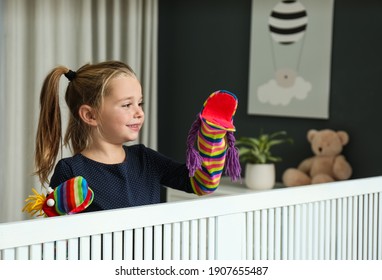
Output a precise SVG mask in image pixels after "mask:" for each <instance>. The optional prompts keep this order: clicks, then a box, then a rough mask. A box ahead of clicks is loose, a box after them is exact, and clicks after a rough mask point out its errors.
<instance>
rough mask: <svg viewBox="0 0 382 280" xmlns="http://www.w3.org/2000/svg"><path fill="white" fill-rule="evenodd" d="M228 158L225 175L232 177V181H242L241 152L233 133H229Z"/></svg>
mask: <svg viewBox="0 0 382 280" xmlns="http://www.w3.org/2000/svg"><path fill="white" fill-rule="evenodd" d="M226 136H227V142H228V148H227V157H226V169H225V173H226V174H227V175H228V176H229V177H231V180H232V181H234V182H235V181H239V180H240V179H241V165H240V161H239V151H238V149H237V147H235V141H236V139H235V136H234V135H233V132H232V131H228V132H227V134H226Z"/></svg>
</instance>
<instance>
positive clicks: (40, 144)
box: [35, 66, 68, 185]
mask: <svg viewBox="0 0 382 280" xmlns="http://www.w3.org/2000/svg"><path fill="white" fill-rule="evenodd" d="M67 72H68V69H67V68H66V67H62V66H61V67H56V68H54V69H53V70H52V72H50V73H49V74H48V76H47V77H46V78H45V80H44V83H43V86H42V89H41V94H40V117H39V122H38V127H37V134H36V150H35V165H36V174H37V175H38V177H39V180H40V182H41V184H43V185H44V183H48V182H49V180H48V176H49V174H50V172H51V171H52V170H53V167H54V165H55V162H56V159H57V155H58V152H59V150H60V144H61V140H62V135H61V112H60V105H59V82H60V78H61V76H62V75H63V74H65V73H67Z"/></svg>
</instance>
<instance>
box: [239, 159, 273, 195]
mask: <svg viewBox="0 0 382 280" xmlns="http://www.w3.org/2000/svg"><path fill="white" fill-rule="evenodd" d="M275 183H276V171H275V165H274V164H273V163H269V164H268V163H267V164H250V163H247V164H246V166H245V184H246V185H247V187H248V188H250V189H253V190H268V189H271V188H273V187H274V185H275Z"/></svg>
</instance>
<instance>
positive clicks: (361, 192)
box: [0, 176, 382, 260]
mask: <svg viewBox="0 0 382 280" xmlns="http://www.w3.org/2000/svg"><path fill="white" fill-rule="evenodd" d="M7 259H38V260H41V259H104V260H108V259H116V260H121V259H134V260H153V259H154V260H162V259H163V260H170V259H172V260H178V259H185V260H188V259H191V260H193V259H198V260H203V259H211V260H212V259H264V260H273V259H276V260H279V259H281V260H282V259H325V260H326V259H328V260H329V259H382V176H381V177H372V178H366V179H356V180H348V181H343V182H335V183H328V184H320V185H312V186H304V187H295V188H284V189H274V190H271V191H264V192H255V193H249V194H242V195H233V196H221V197H211V198H208V199H200V200H192V201H183V202H172V203H163V204H157V205H149V206H142V207H134V208H127V209H118V210H110V211H101V212H94V213H86V214H77V215H72V216H63V217H55V218H44V219H33V220H28V221H21V222H13V223H3V224H0V260H7Z"/></svg>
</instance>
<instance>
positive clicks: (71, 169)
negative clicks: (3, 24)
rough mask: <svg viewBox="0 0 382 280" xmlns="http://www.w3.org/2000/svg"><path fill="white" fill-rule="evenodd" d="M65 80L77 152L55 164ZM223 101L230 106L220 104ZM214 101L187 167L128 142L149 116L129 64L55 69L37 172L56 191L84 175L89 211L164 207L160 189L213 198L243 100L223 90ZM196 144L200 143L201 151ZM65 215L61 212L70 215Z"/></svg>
mask: <svg viewBox="0 0 382 280" xmlns="http://www.w3.org/2000/svg"><path fill="white" fill-rule="evenodd" d="M62 75H65V76H66V78H67V79H68V80H69V83H68V86H67V89H66V94H65V100H66V103H67V105H68V107H69V110H70V117H69V123H68V127H67V130H66V134H65V136H64V139H63V140H64V144H65V145H69V146H70V148H71V150H72V152H73V154H74V155H73V156H72V157H69V158H63V159H60V160H59V161H58V162H57V164H56V160H57V155H58V152H59V149H60V145H61V142H62V135H61V118H60V107H59V81H60V78H61V77H62ZM223 96H224V97H223ZM221 100H223V103H224V102H225V105H224V104H220V103H219V102H220V101H221ZM207 101H208V100H207ZM207 101H206V103H205V106H204V110H203V112H204V115H203V113H202V114H200V115H199V117H198V118H197V120H196V121H195V123H194V126H193V128H192V129H191V130H190V136H189V138H188V145H189V149H188V162H187V164H183V163H179V162H176V161H174V160H171V159H170V158H168V157H166V156H164V155H162V154H160V153H158V152H156V151H154V150H152V149H150V148H147V147H145V146H144V145H142V144H138V145H131V146H126V145H124V143H126V142H129V141H134V140H136V139H137V137H138V135H139V132H140V129H141V127H142V125H143V123H144V119H145V114H144V112H143V95H142V88H141V85H140V83H139V81H138V79H137V77H136V75H135V74H134V72H133V70H132V69H131V68H130V67H129V66H128V65H126V64H124V63H122V62H118V61H107V62H102V63H98V64H93V65H91V64H87V65H84V66H83V67H81V68H80V69H78V71H76V72H74V71H71V70H69V69H68V68H66V67H56V68H54V69H53V70H52V71H51V72H50V74H48V76H47V77H46V79H45V81H44V84H43V87H42V91H41V97H40V105H41V111H40V118H39V124H38V129H37V137H36V151H35V164H36V168H37V171H36V174H37V175H38V177H39V179H40V182H41V183H42V185H44V184H49V186H50V187H51V188H52V190H53V189H55V188H56V187H58V186H63V184H65V182H68V181H70V180H72V179H73V178H79V177H80V178H84V181H81V182H82V183H81V184H82V185H83V184H84V182H85V183H86V184H87V186H88V187H89V188H90V189H91V192H92V193H91V194H92V197H91V200H89V199H88V201H87V205H86V206H85V207H82V208H81V211H82V210H84V209H85V208H86V209H85V211H86V212H87V211H98V210H106V209H115V208H123V207H131V206H139V205H146V204H153V203H159V202H160V189H161V186H166V187H171V188H174V189H178V190H182V191H185V192H189V193H195V194H197V195H204V194H208V193H211V192H213V191H214V190H215V189H216V187H217V186H218V184H219V181H220V178H221V174H222V170H223V167H224V165H225V159H226V154H227V143H226V142H228V146H231V149H232V148H234V146H233V145H234V138H233V136H232V131H233V130H234V127H233V124H232V117H233V115H234V113H235V111H236V106H237V99H236V97H235V96H234V95H233V94H231V93H229V92H226V91H222V92H216V93H214V94H213V95H211V96H210V98H209V102H207ZM222 105H224V106H225V108H224V107H222ZM227 106H228V107H227ZM219 108H220V109H219ZM224 112H225V113H224ZM227 112H228V115H227ZM213 118H215V120H213ZM227 118H228V119H227ZM227 131H228V132H229V137H228V138H229V139H228V138H227V136H226V134H227ZM191 132H192V133H191ZM227 135H228V134H227ZM226 140H228V141H226ZM193 141H196V142H197V149H198V151H196V152H195V149H194V145H193V143H192V142H193ZM235 156H237V155H233V156H231V158H232V157H235ZM231 162H232V160H231ZM235 164H236V166H233V168H232V167H231V168H230V169H231V170H232V169H235V171H230V172H231V175H232V176H231V177H233V178H234V179H237V178H238V177H239V176H240V170H239V167H238V165H237V160H236V161H235V162H234V165H235ZM53 169H54V172H53V175H52V177H51V180H50V181H49V179H48V176H49V174H50V173H51V172H52V171H53ZM65 195H66V194H65ZM65 195H64V194H62V196H65ZM76 195H78V194H76ZM57 197H58V196H56V199H57ZM77 206H78V205H77ZM56 207H57V204H56ZM29 210H30V209H29ZM63 211H64V210H63ZM29 212H31V211H29ZM61 212H62V211H61ZM64 212H65V211H64ZM66 212H67V213H61V214H70V213H69V212H70V211H66ZM77 212H80V211H77ZM59 213H60V212H59ZM45 214H47V212H46V213H45ZM51 215H54V214H51Z"/></svg>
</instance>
